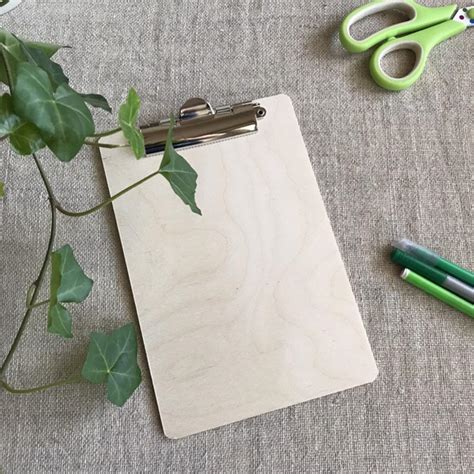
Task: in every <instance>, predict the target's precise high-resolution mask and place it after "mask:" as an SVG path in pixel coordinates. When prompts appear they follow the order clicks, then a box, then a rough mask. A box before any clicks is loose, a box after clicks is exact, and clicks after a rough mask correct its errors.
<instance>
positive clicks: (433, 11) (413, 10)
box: [339, 0, 457, 53]
mask: <svg viewBox="0 0 474 474" xmlns="http://www.w3.org/2000/svg"><path fill="white" fill-rule="evenodd" d="M456 9H457V6H456V5H447V6H444V7H436V8H429V7H425V6H423V5H419V4H418V3H416V2H415V1H414V0H373V1H371V2H369V3H367V4H366V5H362V6H360V7H359V8H356V9H355V10H354V11H352V12H351V13H349V15H347V16H346V17H345V18H344V20H343V22H342V23H341V26H340V29H339V38H340V40H341V43H342V45H343V46H344V48H346V49H347V50H348V51H350V52H351V53H360V52H362V51H366V50H368V49H370V48H372V47H373V46H375V45H376V44H378V43H381V42H382V41H384V40H386V39H389V38H392V37H395V36H398V35H403V34H406V33H410V32H412V31H417V30H421V29H423V28H427V27H429V26H431V25H434V24H436V23H440V22H442V21H446V20H449V19H450V18H451V17H452V15H453V14H454V12H455V11H456ZM387 10H400V11H402V12H404V13H405V14H406V15H407V16H408V20H406V21H403V22H401V23H396V24H395V25H391V26H388V27H386V28H383V29H382V30H380V31H377V32H375V33H373V34H372V35H370V36H368V37H367V38H365V39H362V40H357V39H355V38H354V37H353V36H352V34H351V32H350V28H351V26H353V25H354V24H355V23H357V22H358V21H359V20H362V19H363V18H366V17H367V16H370V15H373V14H375V13H379V12H383V11H387Z"/></svg>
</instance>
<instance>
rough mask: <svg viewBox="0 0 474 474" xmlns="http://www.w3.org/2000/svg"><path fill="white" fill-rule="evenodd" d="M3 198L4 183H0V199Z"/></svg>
mask: <svg viewBox="0 0 474 474" xmlns="http://www.w3.org/2000/svg"><path fill="white" fill-rule="evenodd" d="M4 196H5V183H4V182H3V181H0V198H3V197H4Z"/></svg>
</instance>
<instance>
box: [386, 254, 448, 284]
mask: <svg viewBox="0 0 474 474" xmlns="http://www.w3.org/2000/svg"><path fill="white" fill-rule="evenodd" d="M391 258H392V261H393V262H395V263H398V264H399V265H400V266H402V267H406V268H409V269H410V270H413V271H415V272H416V273H419V274H420V275H422V276H423V277H425V278H428V279H429V280H431V281H432V282H434V283H436V284H438V285H443V283H444V282H445V280H446V278H447V276H448V275H447V274H446V273H444V272H442V271H441V270H438V269H436V268H433V267H431V266H430V265H428V264H426V263H424V262H422V261H421V260H418V259H417V258H415V257H412V256H411V255H409V254H407V253H405V252H402V251H401V250H399V249H394V250H393V251H392V253H391Z"/></svg>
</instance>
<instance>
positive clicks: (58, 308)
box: [48, 303, 72, 338]
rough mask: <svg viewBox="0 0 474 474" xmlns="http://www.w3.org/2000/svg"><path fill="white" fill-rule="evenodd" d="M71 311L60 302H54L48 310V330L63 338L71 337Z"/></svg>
mask: <svg viewBox="0 0 474 474" xmlns="http://www.w3.org/2000/svg"><path fill="white" fill-rule="evenodd" d="M71 328H72V318H71V313H69V311H68V310H67V309H66V308H65V307H64V306H63V305H61V304H59V303H56V304H55V305H52V306H50V307H49V310H48V332H50V333H52V334H59V335H60V336H62V337H65V338H71V337H72V331H71Z"/></svg>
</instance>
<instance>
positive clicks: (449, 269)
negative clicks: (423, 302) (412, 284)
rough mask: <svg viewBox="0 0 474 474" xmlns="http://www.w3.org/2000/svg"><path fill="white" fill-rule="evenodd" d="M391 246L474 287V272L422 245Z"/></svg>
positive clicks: (397, 243)
mask: <svg viewBox="0 0 474 474" xmlns="http://www.w3.org/2000/svg"><path fill="white" fill-rule="evenodd" d="M473 11H474V8H473ZM392 245H393V246H394V247H395V248H397V249H399V250H401V251H402V252H405V253H406V254H408V255H411V256H412V257H415V258H417V259H418V260H421V261H422V262H423V263H426V264H427V265H430V266H432V267H435V268H437V269H439V270H442V271H443V272H445V273H447V274H448V275H451V276H453V277H455V278H457V279H458V280H461V281H462V282H464V283H466V284H467V285H469V286H471V287H474V272H471V271H469V270H467V269H465V268H462V267H460V266H459V265H456V264H455V263H453V262H450V261H449V260H446V259H445V258H443V257H440V256H439V255H438V254H436V253H435V252H433V251H432V250H429V249H427V248H425V247H423V246H422V245H418V244H415V242H412V241H411V240H408V239H401V240H397V241H395V242H393V244H392Z"/></svg>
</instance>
